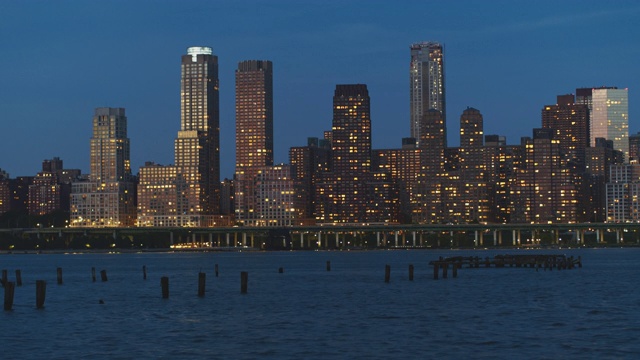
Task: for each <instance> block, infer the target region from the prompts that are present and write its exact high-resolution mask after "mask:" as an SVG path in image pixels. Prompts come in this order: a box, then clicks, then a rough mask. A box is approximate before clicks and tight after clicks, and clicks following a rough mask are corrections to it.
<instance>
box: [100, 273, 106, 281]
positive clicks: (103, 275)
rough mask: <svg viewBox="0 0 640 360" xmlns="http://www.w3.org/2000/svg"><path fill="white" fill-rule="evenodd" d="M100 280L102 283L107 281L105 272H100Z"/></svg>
mask: <svg viewBox="0 0 640 360" xmlns="http://www.w3.org/2000/svg"><path fill="white" fill-rule="evenodd" d="M100 279H101V280H102V282H105V281H107V270H100Z"/></svg>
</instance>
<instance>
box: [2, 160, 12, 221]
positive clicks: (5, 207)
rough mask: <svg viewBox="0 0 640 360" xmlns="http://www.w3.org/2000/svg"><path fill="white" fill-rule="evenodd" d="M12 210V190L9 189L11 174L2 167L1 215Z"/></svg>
mask: <svg viewBox="0 0 640 360" xmlns="http://www.w3.org/2000/svg"><path fill="white" fill-rule="evenodd" d="M9 210H11V190H10V189H9V174H8V173H7V172H6V171H4V170H2V169H0V215H2V214H4V213H6V212H7V211H9Z"/></svg>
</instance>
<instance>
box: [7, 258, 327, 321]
mask: <svg viewBox="0 0 640 360" xmlns="http://www.w3.org/2000/svg"><path fill="white" fill-rule="evenodd" d="M218 269H219V268H218V264H215V276H216V277H218V275H219V270H218ZM330 270H331V263H330V262H329V261H327V271H330ZM278 272H279V273H281V274H282V273H284V268H282V267H280V268H279V269H278ZM142 278H143V280H147V266H146V265H144V266H142ZM91 279H92V281H93V282H96V268H95V267H92V268H91ZM100 279H101V280H102V282H106V281H108V277H107V271H106V270H100ZM248 281H249V273H248V272H246V271H242V272H241V273H240V293H242V294H246V293H247V288H248ZM56 282H57V284H58V285H62V284H63V277H62V268H60V267H58V268H56ZM205 283H206V273H204V272H202V271H200V272H199V273H198V292H197V294H198V296H200V297H203V296H204V295H205ZM0 285H2V287H4V310H6V311H10V310H12V308H13V299H14V293H15V287H16V285H17V286H22V274H21V271H20V270H16V281H15V282H14V281H9V279H8V271H7V270H2V278H1V279H0ZM46 287H47V283H46V281H44V280H36V308H38V309H42V308H43V307H44V300H45V294H46ZM160 288H161V294H162V298H163V299H168V298H169V277H168V276H163V277H161V278H160ZM99 303H100V304H104V301H103V300H100V301H99Z"/></svg>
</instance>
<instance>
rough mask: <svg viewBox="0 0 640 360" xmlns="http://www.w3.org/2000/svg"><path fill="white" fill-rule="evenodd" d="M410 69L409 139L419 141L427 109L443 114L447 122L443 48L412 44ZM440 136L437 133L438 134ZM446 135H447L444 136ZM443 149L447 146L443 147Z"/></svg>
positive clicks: (427, 43) (435, 43) (436, 45)
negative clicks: (422, 121) (423, 117)
mask: <svg viewBox="0 0 640 360" xmlns="http://www.w3.org/2000/svg"><path fill="white" fill-rule="evenodd" d="M410 48H411V62H410V66H409V96H410V99H409V104H410V117H411V119H410V122H411V137H413V138H416V139H418V142H420V141H422V140H421V139H420V137H421V133H422V132H421V129H420V127H421V120H422V116H423V115H424V114H425V113H426V112H427V111H428V110H430V109H435V110H438V111H440V112H441V113H442V118H443V119H444V121H445V123H446V110H445V107H446V102H445V86H444V46H443V45H442V44H440V43H437V42H420V43H416V44H412V45H411V47H410ZM439 135H440V134H439ZM445 135H446V134H445ZM445 146H446V144H445Z"/></svg>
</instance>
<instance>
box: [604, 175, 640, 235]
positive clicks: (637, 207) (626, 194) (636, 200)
mask: <svg viewBox="0 0 640 360" xmlns="http://www.w3.org/2000/svg"><path fill="white" fill-rule="evenodd" d="M609 171H610V175H609V176H610V181H609V182H608V183H607V212H606V213H607V220H606V222H614V223H617V222H640V165H638V164H621V165H612V166H611V167H610V168H609Z"/></svg>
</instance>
